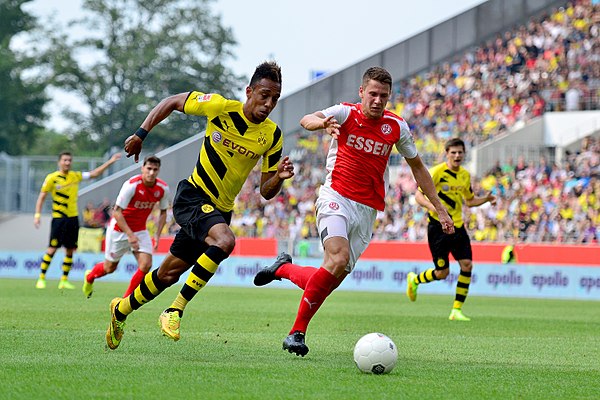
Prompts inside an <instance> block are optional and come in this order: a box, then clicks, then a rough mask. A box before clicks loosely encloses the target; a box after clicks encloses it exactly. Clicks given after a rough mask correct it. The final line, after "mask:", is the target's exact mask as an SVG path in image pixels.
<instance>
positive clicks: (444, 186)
mask: <svg viewBox="0 0 600 400" xmlns="http://www.w3.org/2000/svg"><path fill="white" fill-rule="evenodd" d="M449 190H450V186H448V185H442V192H447V191H449Z"/></svg>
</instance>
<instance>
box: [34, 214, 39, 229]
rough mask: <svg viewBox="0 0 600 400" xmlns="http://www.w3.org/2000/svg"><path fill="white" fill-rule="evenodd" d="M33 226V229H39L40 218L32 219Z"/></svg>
mask: <svg viewBox="0 0 600 400" xmlns="http://www.w3.org/2000/svg"><path fill="white" fill-rule="evenodd" d="M33 226H35V229H40V217H37V216H36V217H33Z"/></svg>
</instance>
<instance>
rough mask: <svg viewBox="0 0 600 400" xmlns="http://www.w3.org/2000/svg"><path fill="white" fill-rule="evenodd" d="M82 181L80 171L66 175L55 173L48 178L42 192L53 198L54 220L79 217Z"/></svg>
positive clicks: (59, 172)
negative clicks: (79, 193)
mask: <svg viewBox="0 0 600 400" xmlns="http://www.w3.org/2000/svg"><path fill="white" fill-rule="evenodd" d="M82 179H83V178H82V173H81V172H80V171H69V172H67V173H66V174H65V173H63V172H61V171H55V172H52V173H50V174H48V175H47V176H46V179H45V180H44V183H43V184H42V192H46V193H50V195H51V196H52V218H67V217H76V216H77V213H78V212H77V196H78V192H79V182H81V180H82Z"/></svg>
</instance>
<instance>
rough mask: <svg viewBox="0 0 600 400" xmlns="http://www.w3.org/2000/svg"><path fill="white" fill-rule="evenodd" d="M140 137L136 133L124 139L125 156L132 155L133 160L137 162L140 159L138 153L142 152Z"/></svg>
mask: <svg viewBox="0 0 600 400" xmlns="http://www.w3.org/2000/svg"><path fill="white" fill-rule="evenodd" d="M142 142H143V141H142V139H141V138H140V137H139V136H137V135H131V136H129V137H128V138H127V139H126V140H125V147H123V149H124V150H125V153H126V154H127V158H129V157H131V156H134V157H133V160H134V161H135V162H138V161H139V160H140V153H141V152H142Z"/></svg>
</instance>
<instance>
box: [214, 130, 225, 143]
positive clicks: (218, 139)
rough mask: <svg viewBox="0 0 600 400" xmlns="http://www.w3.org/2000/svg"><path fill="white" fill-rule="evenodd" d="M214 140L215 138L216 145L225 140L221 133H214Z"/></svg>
mask: <svg viewBox="0 0 600 400" xmlns="http://www.w3.org/2000/svg"><path fill="white" fill-rule="evenodd" d="M212 138H213V142H215V143H219V142H221V140H223V136H222V135H221V133H220V132H217V131H214V132H213V133H212Z"/></svg>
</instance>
